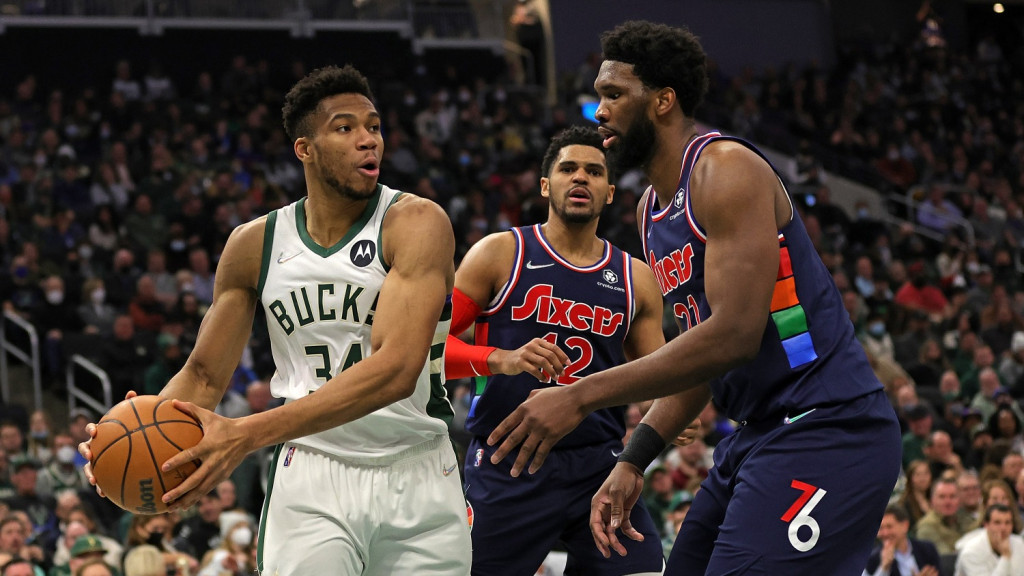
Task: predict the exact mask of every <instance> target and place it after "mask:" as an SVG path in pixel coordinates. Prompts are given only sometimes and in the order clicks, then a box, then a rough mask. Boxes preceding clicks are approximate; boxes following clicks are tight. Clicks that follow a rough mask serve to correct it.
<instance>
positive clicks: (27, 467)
mask: <svg viewBox="0 0 1024 576" xmlns="http://www.w3.org/2000/svg"><path fill="white" fill-rule="evenodd" d="M38 480H39V462H38V461H36V460H34V459H32V458H30V457H29V456H20V457H18V458H16V459H14V460H12V461H11V484H12V485H13V486H14V495H13V496H11V497H10V498H7V500H6V502H7V505H8V506H9V507H10V509H11V510H22V511H24V512H25V513H26V514H28V517H29V520H30V521H31V523H32V531H31V532H30V533H29V534H31V535H35V534H36V533H37V532H40V531H43V530H47V529H53V528H55V527H56V517H55V516H54V509H55V508H56V507H57V502H56V501H55V500H54V499H53V497H52V496H44V495H40V494H39V493H38V492H37V490H36V483H37V482H38Z"/></svg>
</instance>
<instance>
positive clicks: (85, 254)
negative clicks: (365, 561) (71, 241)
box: [78, 244, 92, 260]
mask: <svg viewBox="0 0 1024 576" xmlns="http://www.w3.org/2000/svg"><path fill="white" fill-rule="evenodd" d="M78 257H79V258H81V259H82V260H88V259H89V258H92V246H89V245H88V244H82V245H81V246H79V247H78Z"/></svg>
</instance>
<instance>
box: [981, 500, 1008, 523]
mask: <svg viewBox="0 0 1024 576" xmlns="http://www.w3.org/2000/svg"><path fill="white" fill-rule="evenodd" d="M993 512H1003V513H1005V514H1009V515H1010V519H1011V520H1012V519H1013V511H1012V510H1010V507H1009V506H1007V505H1006V504H991V505H989V507H988V508H985V516H984V517H982V519H981V521H982V522H984V523H986V524H988V521H989V520H991V519H992V513H993Z"/></svg>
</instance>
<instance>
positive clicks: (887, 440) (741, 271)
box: [488, 22, 900, 576]
mask: <svg viewBox="0 0 1024 576" xmlns="http://www.w3.org/2000/svg"><path fill="white" fill-rule="evenodd" d="M602 48H603V51H604V56H605V61H604V62H603V63H602V65H601V69H600V72H599V74H598V78H597V81H596V82H595V88H596V89H597V93H598V96H599V97H600V104H599V107H598V110H597V118H598V120H599V121H600V124H601V125H600V128H599V130H600V132H601V133H602V135H603V136H604V137H605V140H604V146H605V147H606V148H607V149H608V150H609V161H610V162H611V163H612V165H613V168H614V169H616V170H619V169H622V168H626V167H632V166H639V167H641V168H642V169H643V170H644V172H645V173H646V175H647V176H648V178H649V179H650V181H651V183H652V186H651V187H650V188H649V189H648V190H647V192H646V193H645V194H644V196H643V197H642V200H641V203H640V206H639V209H638V218H637V220H638V222H640V232H641V236H642V239H643V243H644V255H645V257H646V258H647V261H648V263H649V264H651V267H652V269H653V270H654V274H655V276H656V277H657V279H658V283H659V285H660V287H661V291H662V294H663V295H664V296H665V297H666V298H667V300H668V304H669V305H670V306H671V309H672V312H673V314H674V316H675V318H676V320H677V322H678V323H679V324H680V327H681V331H682V333H681V334H680V335H679V337H677V338H675V339H673V340H672V341H670V342H669V343H668V344H667V345H665V346H663V347H662V348H660V349H659V350H657V351H656V352H654V353H652V354H650V355H648V356H645V357H643V358H640V359H638V360H635V361H633V362H630V363H628V364H625V365H623V366H619V367H615V368H611V369H609V370H606V371H603V372H599V373H597V374H595V375H593V376H590V377H587V378H584V379H582V380H580V381H578V382H576V383H575V384H574V385H572V386H566V387H562V388H551V389H546V390H542V391H540V392H538V393H536V394H534V395H533V396H532V397H531V398H530V399H529V400H527V401H526V402H525V403H524V404H523V405H521V406H520V407H519V408H518V409H517V410H516V411H515V412H514V413H513V414H512V415H510V416H509V418H508V419H506V420H505V421H504V422H502V424H500V425H498V426H497V427H496V428H495V429H494V431H493V433H492V434H491V436H490V438H489V439H488V442H491V443H497V442H498V441H500V440H501V438H502V437H505V436H506V435H507V438H506V439H505V441H504V443H503V444H502V445H501V447H500V448H499V449H498V450H496V451H495V452H494V454H493V455H492V460H497V461H500V460H501V459H503V458H504V457H505V456H506V455H507V454H508V453H509V451H510V450H511V449H512V448H513V447H514V446H516V445H519V444H522V448H521V450H520V451H519V455H518V457H517V459H516V464H515V465H514V466H513V473H514V472H516V471H517V470H521V469H522V468H523V467H524V466H525V465H526V463H527V462H530V469H531V470H537V469H539V468H540V466H541V465H542V464H543V463H544V460H545V458H546V457H547V456H548V453H549V451H550V449H551V446H552V445H553V444H554V443H555V442H556V441H558V439H559V438H561V437H562V436H564V435H565V434H566V433H567V432H568V431H569V430H572V429H573V428H574V427H575V426H576V425H577V423H578V422H580V420H582V419H583V417H584V415H585V414H587V413H589V412H590V411H592V410H595V409H598V408H601V407H605V406H616V405H620V404H623V403H626V402H630V401H636V400H641V399H644V398H649V397H657V396H665V395H666V394H672V393H675V392H677V391H679V390H683V389H704V390H707V389H708V387H709V386H710V389H711V391H712V393H713V395H714V398H715V400H716V402H717V403H719V404H720V405H721V407H722V409H723V410H724V412H725V414H726V415H727V416H728V417H729V418H732V419H733V420H736V421H737V422H740V424H741V425H740V427H739V428H738V429H737V431H736V432H735V433H733V434H732V435H730V436H729V437H727V438H726V439H725V440H723V441H722V442H721V443H719V444H718V446H717V448H716V451H715V467H714V468H713V469H712V471H711V473H710V475H709V476H708V478H707V479H706V480H705V481H704V482H703V484H702V489H701V490H700V491H699V492H698V493H697V495H696V498H695V500H694V502H693V507H692V508H691V509H690V511H689V513H688V514H687V516H686V520H685V522H684V523H683V525H682V528H681V529H680V532H679V535H678V541H677V543H676V544H675V545H674V546H673V547H672V553H671V555H670V557H669V560H668V566H667V568H666V574H686V575H691V574H709V575H712V574H713V575H719V574H766V575H767V574H772V575H774V574H815V575H817V574H831V575H836V576H843V575H854V574H860V573H861V571H862V570H863V569H864V566H865V562H866V560H867V556H868V553H869V551H870V548H871V545H872V542H873V540H874V536H875V533H876V531H877V529H878V525H879V522H880V521H881V518H882V514H883V512H884V510H885V506H886V503H887V501H888V498H889V494H890V493H891V491H892V486H893V485H894V483H895V481H896V476H897V473H898V471H899V466H900V443H899V426H898V424H897V422H896V418H895V415H894V414H893V410H892V407H891V406H890V405H889V403H888V401H887V400H886V397H885V394H884V393H883V392H882V385H881V384H880V383H879V382H878V380H877V379H876V378H875V376H874V374H873V372H872V371H871V368H870V366H869V365H868V362H867V359H866V357H865V355H864V352H863V349H862V348H861V346H860V345H859V344H858V343H857V340H856V338H855V337H854V334H853V327H852V325H851V324H850V321H849V317H848V315H847V314H846V313H845V312H844V310H843V304H842V301H841V299H840V296H839V293H838V291H837V290H836V288H835V286H834V284H833V282H832V280H831V277H830V275H829V272H828V270H827V269H826V268H825V267H824V266H823V265H822V263H821V260H820V259H819V258H818V255H817V254H816V252H815V250H814V246H812V244H811V242H810V239H809V238H808V235H807V232H806V230H805V229H804V226H803V223H802V222H801V219H800V217H799V215H798V214H797V213H796V210H795V209H794V208H793V203H792V201H791V200H790V198H789V196H788V194H787V192H786V190H785V189H784V187H783V185H782V183H781V180H780V179H779V177H778V175H777V174H776V173H775V172H774V171H773V169H772V167H771V166H770V165H769V164H768V162H767V161H766V160H765V159H764V157H763V156H762V155H761V154H760V152H758V151H757V150H756V149H755V148H754V147H753V146H751V145H750V144H748V143H746V142H743V141H740V140H736V139H734V138H728V137H723V136H720V135H718V134H717V133H710V134H703V135H701V134H698V132H697V129H696V126H695V122H694V109H695V108H696V107H697V105H698V104H699V102H700V100H701V99H702V98H703V96H704V93H705V91H706V89H707V84H708V80H707V72H706V67H705V54H704V51H703V49H702V48H701V46H700V44H699V42H698V41H697V39H696V38H695V37H694V36H693V35H692V34H691V33H690V32H689V31H687V30H684V29H679V28H671V27H669V26H665V25H660V24H652V23H647V22H627V23H625V24H623V25H622V26H620V27H618V28H616V29H615V30H613V31H611V32H609V33H606V34H605V35H604V36H603V38H602ZM708 382H710V385H709V384H708ZM688 400H691V399H687V398H686V397H682V396H679V395H676V396H671V397H668V398H664V399H661V400H658V401H656V402H655V403H654V406H653V407H652V408H651V410H650V412H648V414H647V415H646V416H645V417H644V421H643V423H641V424H640V425H639V426H638V427H637V429H636V431H634V433H633V435H632V436H631V438H630V441H629V443H628V445H627V446H626V449H625V451H624V452H623V454H622V456H620V457H619V463H618V464H617V465H616V467H615V469H614V470H613V472H612V474H611V476H609V478H608V479H607V480H606V481H605V483H604V485H603V486H602V487H601V490H600V491H599V492H598V493H597V495H596V496H595V497H594V500H593V503H592V510H591V529H592V531H593V532H594V539H595V541H596V543H597V544H598V547H599V548H600V549H601V551H602V552H603V553H605V554H610V553H611V551H612V549H614V551H616V552H617V553H619V554H624V553H625V552H626V551H625V549H624V548H623V546H622V543H621V542H619V540H618V538H617V536H616V533H615V532H616V529H618V528H620V527H621V528H622V530H623V533H624V534H625V535H626V536H627V537H630V538H635V537H637V534H636V530H635V529H634V528H633V527H632V526H630V524H629V516H628V512H629V510H630V509H631V508H632V507H633V506H634V505H635V502H636V500H637V496H638V495H639V494H640V488H641V486H642V484H643V477H642V476H641V474H642V472H643V470H644V468H645V467H646V466H647V465H648V463H649V462H651V460H652V459H653V458H654V457H655V456H656V455H657V454H658V453H659V452H661V450H662V448H663V447H664V446H665V441H666V439H669V438H673V437H674V436H675V434H676V433H677V432H678V429H679V428H681V427H682V425H683V424H684V423H685V422H687V421H689V419H692V418H693V417H694V416H695V415H696V414H697V413H698V411H699V410H700V408H701V405H700V404H699V403H697V402H689V401H688ZM531 458H532V460H531Z"/></svg>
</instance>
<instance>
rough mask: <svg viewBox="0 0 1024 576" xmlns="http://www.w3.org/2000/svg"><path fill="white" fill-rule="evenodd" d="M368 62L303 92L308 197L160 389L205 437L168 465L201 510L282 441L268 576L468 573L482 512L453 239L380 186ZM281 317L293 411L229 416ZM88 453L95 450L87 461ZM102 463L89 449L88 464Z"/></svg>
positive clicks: (247, 232) (279, 334)
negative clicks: (452, 428) (469, 435)
mask: <svg viewBox="0 0 1024 576" xmlns="http://www.w3.org/2000/svg"><path fill="white" fill-rule="evenodd" d="M372 98H373V97H372V94H371V92H370V88H369V85H368V83H367V81H366V79H365V78H364V77H363V76H362V75H361V74H360V73H359V72H358V71H356V70H355V69H354V68H352V67H351V66H346V67H344V68H336V67H327V68H321V69H319V70H316V71H314V72H313V73H312V74H310V75H309V76H307V77H306V78H304V79H302V80H300V81H299V82H298V83H297V84H296V85H295V86H294V87H293V88H292V89H291V91H289V92H288V94H287V96H286V98H285V104H284V110H283V113H284V125H285V129H286V131H287V133H288V135H289V137H291V138H292V139H293V141H294V150H295V154H296V156H297V157H298V159H299V160H300V161H301V162H302V164H303V167H304V173H305V177H306V187H307V192H308V196H307V197H305V198H303V199H302V200H299V201H298V202H295V203H293V204H291V205H289V206H286V207H284V208H282V209H280V210H276V211H274V212H271V213H270V214H269V215H267V216H266V217H263V218H259V219H257V220H255V221H253V222H250V223H248V224H243V225H242V226H239V227H238V228H237V229H236V230H235V231H234V232H233V233H232V234H231V237H230V239H229V240H228V243H227V246H226V247H225V249H224V254H223V256H222V258H221V261H220V265H219V266H218V269H217V277H216V287H215V293H214V301H213V305H212V306H211V307H210V310H209V312H208V313H207V315H206V317H205V318H204V320H203V325H202V328H201V329H200V332H199V337H198V341H197V343H196V346H195V349H194V351H193V353H192V355H191V356H190V357H189V359H188V362H187V363H186V365H185V367H184V368H183V369H182V370H181V371H180V372H179V373H178V374H177V375H176V376H175V377H174V378H172V379H171V381H170V382H169V383H168V384H167V387H166V388H164V390H163V391H162V392H161V395H163V396H167V397H170V398H176V399H183V400H188V401H189V402H175V405H176V406H177V407H178V408H180V409H182V410H184V411H186V412H188V413H189V414H192V415H193V416H195V417H196V418H198V419H199V420H200V421H201V422H202V424H203V428H204V432H205V435H204V437H203V440H202V441H201V442H200V443H199V444H198V445H197V446H195V447H194V448H192V449H189V450H186V451H184V452H182V453H179V454H178V455H176V456H174V457H173V458H171V459H170V460H168V461H167V463H166V464H165V465H164V469H165V470H173V469H174V468H176V467H177V466H179V465H181V464H183V463H185V462H188V461H191V460H200V461H201V462H202V465H201V466H200V467H199V469H198V470H197V471H196V472H195V473H194V474H192V475H191V476H189V477H188V479H187V480H185V481H184V482H183V483H182V484H181V485H180V486H179V487H178V488H175V489H174V490H172V491H170V492H168V493H167V495H166V496H165V497H164V500H165V501H166V502H169V503H171V507H172V509H181V508H185V507H188V506H191V505H192V504H193V503H195V502H196V501H197V500H198V498H199V497H200V496H202V495H203V494H206V493H208V492H210V491H211V490H213V489H214V488H215V487H216V486H217V484H218V483H219V482H220V481H222V480H224V479H225V478H227V477H228V475H229V474H230V473H231V471H232V470H233V469H234V468H235V467H236V466H237V465H238V464H239V462H240V461H241V460H242V458H243V457H244V456H245V455H246V454H248V453H249V452H251V451H252V450H254V449H257V448H260V447H263V446H268V445H275V444H276V445H278V447H277V449H276V453H275V458H274V463H273V466H272V468H271V472H270V477H269V480H268V484H269V486H268V489H267V492H268V493H267V498H266V502H265V503H264V505H263V513H262V520H261V522H260V534H259V542H260V546H259V552H258V567H259V572H260V573H261V574H275V575H278V574H279V575H282V576H283V575H306V574H324V573H326V572H330V573H332V574H438V575H442V574H443V575H446V576H447V575H451V574H468V573H469V569H470V555H471V548H470V538H469V526H468V523H467V519H466V502H465V499H464V498H463V495H462V485H461V481H460V478H459V475H458V474H457V473H456V474H452V471H453V470H454V469H455V466H456V462H457V461H456V458H455V453H454V450H453V449H452V445H451V442H450V440H449V439H448V434H447V423H446V419H449V418H450V417H451V416H452V414H453V412H452V409H451V406H450V404H449V403H448V401H447V399H446V397H445V393H444V388H443V385H442V382H443V380H442V379H443V374H442V373H441V371H442V368H443V366H442V363H443V359H442V355H443V351H444V341H445V338H446V337H447V335H448V329H449V325H450V319H451V300H450V294H451V290H452V287H453V282H454V266H453V264H452V258H453V255H454V246H455V241H454V234H453V233H452V228H451V224H450V223H449V220H448V218H447V216H446V215H445V213H444V212H443V211H442V210H441V209H440V207H438V206H437V205H435V204H433V203H431V202H429V201H427V200H424V199H421V198H417V197H415V196H411V195H407V194H402V193H401V192H398V191H396V190H392V189H390V188H388V187H387V186H383V185H381V184H379V183H378V182H377V177H378V172H379V166H380V161H381V155H382V152H383V140H382V138H381V131H380V126H381V118H380V115H379V114H378V112H377V110H376V108H375V106H374V104H373V101H372ZM257 300H259V301H260V302H262V304H263V307H264V309H265V311H266V316H267V326H268V329H269V332H270V338H271V344H272V350H273V355H274V361H275V363H276V365H277V372H276V373H275V374H274V377H273V379H272V380H271V383H270V386H271V389H272V391H273V393H274V394H275V395H276V396H278V397H283V398H285V404H284V405H283V406H281V407H279V408H275V409H272V410H268V411H265V412H262V413H259V414H254V415H252V416H248V417H245V418H239V419H227V418H224V417H221V416H219V415H217V414H215V413H214V412H212V410H213V409H214V407H216V405H217V403H218V402H219V400H220V398H221V396H222V395H223V394H224V391H225V387H226V386H227V385H228V382H229V381H230V375H231V372H232V371H233V370H234V368H235V366H236V365H237V364H238V360H239V357H240V356H241V353H242V349H243V347H244V346H245V343H246V341H247V339H248V337H249V330H250V328H251V325H252V321H253V314H254V310H255V306H256V303H257ZM83 451H85V450H83ZM86 455H87V454H86Z"/></svg>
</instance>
